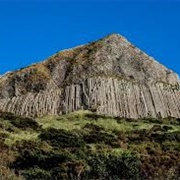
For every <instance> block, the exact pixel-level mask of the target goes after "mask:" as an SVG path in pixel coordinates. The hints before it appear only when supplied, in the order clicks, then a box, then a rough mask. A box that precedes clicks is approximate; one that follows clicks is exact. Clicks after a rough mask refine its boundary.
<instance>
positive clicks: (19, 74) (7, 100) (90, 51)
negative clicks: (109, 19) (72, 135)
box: [0, 34, 180, 118]
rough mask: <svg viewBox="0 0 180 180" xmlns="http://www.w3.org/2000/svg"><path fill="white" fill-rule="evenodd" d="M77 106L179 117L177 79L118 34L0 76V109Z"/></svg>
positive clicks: (34, 112)
mask: <svg viewBox="0 0 180 180" xmlns="http://www.w3.org/2000/svg"><path fill="white" fill-rule="evenodd" d="M79 109H91V110H94V111H97V113H99V114H107V115H112V116H120V117H128V118H140V117H168V116H172V117H180V81H179V79H178V76H177V75H176V74H175V73H173V72H172V71H170V70H169V69H167V68H166V67H164V66H163V65H161V64H159V63H158V62H157V61H156V60H154V59H153V58H152V57H149V56H148V55H147V54H145V53H144V52H142V51H141V50H139V49H138V48H136V47H135V46H133V45H132V44H131V43H130V42H128V41H127V40H126V39H125V38H124V37H122V36H120V35H117V34H112V35H110V36H107V37H105V38H103V39H101V40H98V41H96V42H93V43H90V44H87V45H84V46H79V47H76V48H73V49H69V50H64V51H61V52H59V53H57V54H55V55H53V56H52V57H50V58H49V59H47V60H46V61H43V62H41V63H38V64H34V65H31V66H29V67H27V68H24V69H21V70H18V71H15V72H10V73H8V74H6V75H4V76H1V77H0V110H3V111H9V112H13V113H15V114H19V115H25V116H42V115H46V114H54V115H57V114H62V113H68V112H72V111H75V110H79Z"/></svg>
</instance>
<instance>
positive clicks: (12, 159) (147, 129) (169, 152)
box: [0, 111, 180, 180]
mask: <svg viewBox="0 0 180 180" xmlns="http://www.w3.org/2000/svg"><path fill="white" fill-rule="evenodd" d="M0 151H1V154H0V179H3V180H22V179H26V180H32V179H33V180H56V179H58V180H61V179H62V180H81V179H83V180H95V179H96V180H105V179H109V180H121V179H124V180H143V179H147V180H148V179H149V180H150V179H162V180H164V179H166V180H176V179H178V178H179V177H180V162H179V159H180V120H179V119H175V118H166V119H138V120H133V119H124V118H113V117H109V116H104V115H97V114H95V113H92V112H90V111H77V112H74V113H69V114H67V115H62V116H45V117H42V118H38V119H36V120H33V119H31V118H25V117H19V116H15V115H13V114H11V113H3V112H0Z"/></svg>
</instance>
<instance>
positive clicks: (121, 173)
mask: <svg viewBox="0 0 180 180" xmlns="http://www.w3.org/2000/svg"><path fill="white" fill-rule="evenodd" d="M87 163H88V165H89V170H88V171H87V172H86V173H85V174H84V177H83V178H82V179H112V180H113V179H116V180H121V179H128V180H136V179H139V176H140V160H139V158H138V157H137V156H136V155H132V154H129V155H127V154H113V153H110V154H102V153H101V154H94V155H92V156H91V158H89V159H88V160H87Z"/></svg>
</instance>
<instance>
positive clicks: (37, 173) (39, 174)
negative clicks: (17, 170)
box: [22, 168, 53, 180]
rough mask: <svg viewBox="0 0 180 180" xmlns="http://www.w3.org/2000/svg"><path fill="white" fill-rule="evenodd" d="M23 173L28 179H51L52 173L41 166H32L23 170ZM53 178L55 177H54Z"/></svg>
mask: <svg viewBox="0 0 180 180" xmlns="http://www.w3.org/2000/svg"><path fill="white" fill-rule="evenodd" d="M22 175H23V176H24V177H25V178H26V180H32V179H35V180H51V179H52V178H51V174H50V172H48V171H45V170H44V169H40V168H31V169H28V170H25V171H23V173H22ZM52 180H53V179H52Z"/></svg>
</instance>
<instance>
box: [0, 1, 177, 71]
mask: <svg viewBox="0 0 180 180" xmlns="http://www.w3.org/2000/svg"><path fill="white" fill-rule="evenodd" d="M110 33H119V34H122V35H123V36H125V37H126V38H127V39H128V40H129V41H131V42H132V43H134V44H135V45H136V46H138V47H139V48H140V49H142V50H144V51H145V52H146V53H148V54H149V55H151V56H153V57H154V58H155V59H157V60H158V61H159V62H161V63H163V64H164V65H166V66H167V67H168V68H170V69H172V70H174V71H175V72H177V73H178V74H180V1H179V0H176V1H175V0H169V1H162V0H159V1H158V0H157V1H155V0H154V1H150V0H149V1H148V0H144V1H142V0H141V1H135V0H134V1H133V0H131V1H130V0H129V1H125V0H124V1H121V0H119V1H118V0H116V1H115V0H109V1H108V0H104V1H103V0H99V1H95V0H94V1H93V0H92V1H90V0H89V1H88V0H84V1H76V0H71V1H68V0H67V1H65V0H64V1H58V0H56V1H53V0H49V1H48V0H46V1H43V0H39V1H35V0H34V1H33V0H31V1H27V0H24V1H23V0H21V1H16V0H4V1H3V0H0V74H3V73H5V72H6V71H12V70H15V69H19V68H21V67H25V66H27V65H30V64H31V63H34V62H39V61H41V60H44V59H46V58H47V57H48V56H50V55H52V54H53V53H56V52H57V51H59V50H61V49H65V48H70V47H73V46H76V45H80V44H84V43H87V42H90V41H92V40H96V39H99V38H101V37H103V36H105V35H107V34H110Z"/></svg>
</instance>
